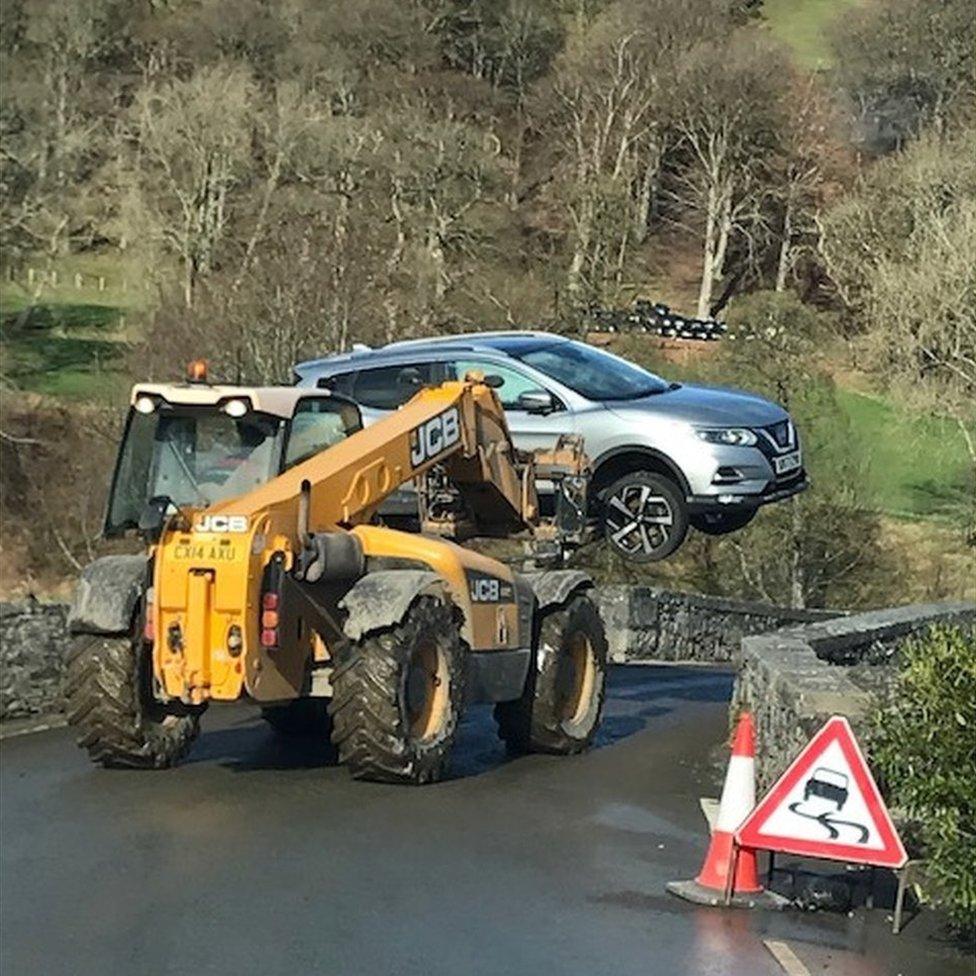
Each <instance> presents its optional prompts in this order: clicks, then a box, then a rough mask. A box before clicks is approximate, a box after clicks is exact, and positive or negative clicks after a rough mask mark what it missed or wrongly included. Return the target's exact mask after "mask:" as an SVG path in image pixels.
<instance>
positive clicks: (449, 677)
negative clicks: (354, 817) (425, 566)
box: [329, 597, 465, 783]
mask: <svg viewBox="0 0 976 976" xmlns="http://www.w3.org/2000/svg"><path fill="white" fill-rule="evenodd" d="M464 685H465V661H464V649H463V646H462V643H461V636H460V632H459V625H458V620H457V618H456V615H455V611H454V608H453V607H452V606H450V605H449V604H447V603H445V602H443V601H442V600H439V599H436V598H434V597H420V598H419V599H418V600H416V601H415V602H414V603H413V604H412V605H411V607H410V609H409V610H408V611H407V614H406V616H405V617H404V618H403V620H401V621H400V623H399V624H397V625H396V626H395V627H390V628H388V629H386V630H383V631H380V632H378V633H375V634H370V635H368V636H367V637H364V638H363V639H362V640H360V641H357V642H356V643H355V644H353V645H352V646H350V647H349V648H348V650H347V652H346V653H345V655H344V656H343V658H342V659H341V660H340V662H339V665H338V667H337V668H336V670H335V672H334V673H333V675H332V702H331V704H330V705H329V713H330V714H331V716H332V741H333V743H334V744H335V746H336V748H337V750H338V753H339V761H340V762H341V763H343V764H344V765H346V766H347V767H348V768H349V771H350V773H351V774H352V775H353V776H354V777H355V778H356V779H368V780H377V781H380V782H386V783H431V782H434V781H436V780H439V779H441V778H442V777H443V776H444V773H445V771H446V769H447V764H448V761H449V759H450V755H451V749H452V748H453V746H454V740H455V738H456V736H457V729H458V724H459V723H460V719H461V711H462V706H463V702H464V692H465V687H464Z"/></svg>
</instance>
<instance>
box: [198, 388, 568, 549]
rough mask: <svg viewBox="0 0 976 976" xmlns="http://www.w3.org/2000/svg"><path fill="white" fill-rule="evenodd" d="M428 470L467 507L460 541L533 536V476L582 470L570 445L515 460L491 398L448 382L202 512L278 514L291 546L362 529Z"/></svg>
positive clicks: (536, 513)
mask: <svg viewBox="0 0 976 976" xmlns="http://www.w3.org/2000/svg"><path fill="white" fill-rule="evenodd" d="M435 465H440V466H442V467H443V469H444V471H445V473H446V476H447V478H448V479H449V480H450V482H451V483H452V484H453V485H454V486H456V488H457V489H458V491H459V492H460V494H461V496H462V498H463V500H464V502H465V503H466V504H465V506H464V508H465V513H466V516H467V519H468V520H469V521H470V523H472V524H471V525H469V527H468V532H469V534H475V535H485V536H499V535H512V534H514V533H517V532H519V531H522V530H525V529H529V530H530V531H536V532H537V531H538V530H539V529H540V522H539V503H538V498H537V495H536V490H535V479H536V476H537V472H536V467H537V466H539V465H541V466H543V467H544V471H545V474H546V476H547V477H556V478H561V477H567V478H574V479H579V480H582V479H583V477H584V475H585V466H586V460H585V457H584V456H583V454H582V450H581V448H580V446H579V444H578V442H576V441H574V440H572V439H564V441H563V442H562V443H560V444H558V445H557V447H556V450H555V451H552V452H540V453H539V454H538V456H537V457H536V456H533V455H522V454H520V452H518V451H517V450H516V449H515V447H514V445H513V443H512V440H511V436H510V434H509V431H508V426H507V424H506V422H505V415H504V411H503V409H502V407H501V404H500V403H499V401H498V398H497V397H496V396H495V393H494V391H493V390H492V389H491V388H490V387H489V386H487V385H485V384H484V383H483V382H479V381H477V380H475V381H467V380H466V381H463V382H449V383H444V384H443V385H441V386H438V387H432V388H427V389H423V390H421V391H419V392H418V393H417V394H416V395H415V396H414V397H413V398H412V399H411V400H410V401H409V402H408V403H406V404H405V405H404V406H403V407H401V408H400V409H399V410H398V411H396V412H395V413H394V414H392V415H391V416H389V417H387V418H385V419H384V420H381V421H379V422H378V423H376V424H374V425H373V426H372V427H369V428H367V429H366V430H363V431H360V432H359V433H357V434H354V435H352V436H351V437H349V438H347V439H346V440H344V441H341V442H340V443H338V444H336V445H334V446H332V447H330V448H328V449H327V450H326V451H322V452H321V453H319V454H316V455H315V456H313V457H311V458H309V459H308V460H306V461H304V462H302V463H300V464H298V465H296V466H295V467H293V468H290V469H289V470H288V471H286V472H285V473H284V474H281V475H279V476H278V477H277V478H274V479H272V480H271V481H268V482H267V483H266V484H264V485H262V486H260V487H259V488H257V489H255V490H253V491H251V492H249V493H247V494H246V495H242V496H240V497H237V498H233V499H228V500H226V501H222V502H219V503H217V504H215V505H212V506H210V507H209V508H208V509H206V511H207V513H210V514H222V513H225V512H233V513H234V514H235V515H244V516H247V517H248V518H253V517H255V516H256V515H258V514H259V513H262V512H271V511H276V512H277V513H278V514H279V515H280V514H281V513H282V511H283V510H284V511H287V512H289V513H290V514H292V515H293V517H294V519H295V520H296V521H295V524H296V525H297V527H298V534H299V535H300V536H305V535H307V534H308V533H309V532H322V531H328V530H332V529H335V528H337V527H339V526H343V527H351V526H353V525H357V524H361V523H364V522H368V521H369V520H370V519H371V518H372V517H373V515H374V514H375V513H376V511H377V509H378V508H379V506H380V505H381V504H382V502H383V501H384V499H386V498H387V497H388V496H389V495H390V494H391V493H392V492H393V491H395V490H396V489H397V488H399V487H400V486H402V485H403V484H405V483H406V482H409V481H411V480H414V479H418V480H419V479H421V478H422V477H423V476H424V475H425V474H426V473H427V472H428V471H430V469H431V468H432V467H434V466H435ZM426 527H427V528H431V529H434V530H436V529H437V528H438V526H435V525H430V524H428V525H427V526H426ZM445 534H450V533H445ZM543 535H545V532H543Z"/></svg>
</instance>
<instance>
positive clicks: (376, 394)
mask: <svg viewBox="0 0 976 976" xmlns="http://www.w3.org/2000/svg"><path fill="white" fill-rule="evenodd" d="M439 366H440V364H439V363H399V364H397V365H396V366H380V367H377V368H376V369H361V370H360V371H359V372H358V373H357V374H356V378H355V380H354V381H353V383H352V387H351V390H350V392H349V395H350V396H351V397H352V398H353V400H355V401H356V402H357V403H360V404H362V405H363V406H364V407H372V408H373V409H374V410H396V408H397V407H400V406H402V405H403V404H404V403H406V402H407V400H409V399H410V398H411V397H412V396H413V395H414V394H415V393H416V392H417V390H418V389H420V387H422V386H428V385H430V384H432V383H437V382H438V381H439V372H440V371H439Z"/></svg>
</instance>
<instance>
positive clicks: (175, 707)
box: [64, 634, 203, 769]
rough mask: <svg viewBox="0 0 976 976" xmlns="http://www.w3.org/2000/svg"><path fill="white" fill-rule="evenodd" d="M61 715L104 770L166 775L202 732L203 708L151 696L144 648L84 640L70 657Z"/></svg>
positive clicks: (121, 641) (127, 641)
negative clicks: (150, 771) (155, 771)
mask: <svg viewBox="0 0 976 976" xmlns="http://www.w3.org/2000/svg"><path fill="white" fill-rule="evenodd" d="M64 697H65V711H66V713H67V717H68V723H69V724H70V725H73V726H74V728H75V730H76V733H77V737H78V745H80V746H81V747H82V748H84V749H87V750H88V755H89V756H91V758H92V761H93V762H96V763H99V764H100V765H102V766H108V767H122V768H128V769H164V768H166V767H167V766H173V765H175V764H176V763H177V762H179V761H180V760H181V759H182V758H183V757H184V756H185V755H186V754H187V753H188V752H189V751H190V746H191V745H192V744H193V740H194V739H195V738H196V737H197V733H198V732H199V731H200V714H201V712H202V711H203V709H202V708H190V707H187V706H185V705H182V704H180V703H179V702H177V703H167V704H163V703H161V702H158V701H156V699H155V698H154V697H153V695H152V656H151V649H150V646H149V645H148V644H146V643H145V642H143V641H141V640H138V639H136V640H133V639H131V638H129V637H104V636H100V635H93V634H86V635H84V636H81V637H77V638H75V640H74V641H73V642H72V645H71V647H70V649H69V651H68V656H67V673H66V676H65V684H64Z"/></svg>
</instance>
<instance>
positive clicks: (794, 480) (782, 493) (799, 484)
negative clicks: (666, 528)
mask: <svg viewBox="0 0 976 976" xmlns="http://www.w3.org/2000/svg"><path fill="white" fill-rule="evenodd" d="M809 487H810V480H809V478H807V475H806V471H804V469H803V468H801V469H800V470H799V472H797V473H796V474H794V475H793V476H792V477H789V478H783V479H781V480H779V481H770V482H769V484H768V485H767V486H766V487H765V488H764V489H763V490H762V491H761V492H759V493H757V494H741V493H734V492H722V493H719V494H714V495H688V496H687V499H686V501H687V502H688V511H689V512H690V513H692V514H693V515H701V514H705V513H713V512H733V511H743V510H744V509H749V508H759V507H761V506H762V505H771V504H772V503H773V502H781V501H784V500H785V499H787V498H792V497H793V496H794V495H798V494H799V493H800V492H801V491H806V490H807V488H809Z"/></svg>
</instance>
